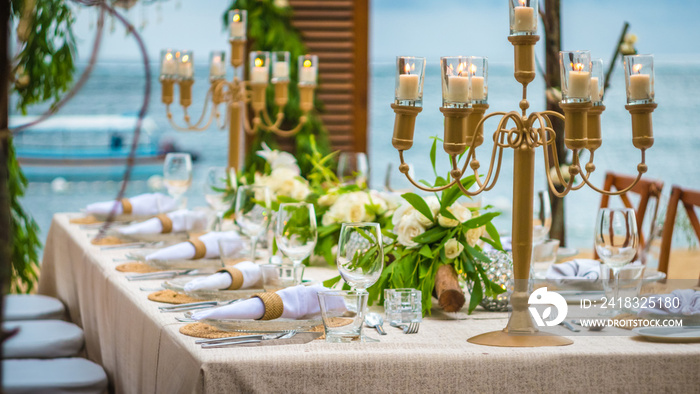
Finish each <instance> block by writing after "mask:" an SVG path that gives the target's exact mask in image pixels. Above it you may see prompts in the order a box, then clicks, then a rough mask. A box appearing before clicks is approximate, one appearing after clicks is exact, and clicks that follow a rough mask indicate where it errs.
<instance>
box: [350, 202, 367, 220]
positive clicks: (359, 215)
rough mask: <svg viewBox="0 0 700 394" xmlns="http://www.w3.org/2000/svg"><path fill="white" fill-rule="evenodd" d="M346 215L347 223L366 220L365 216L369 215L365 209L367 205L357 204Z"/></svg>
mask: <svg viewBox="0 0 700 394" xmlns="http://www.w3.org/2000/svg"><path fill="white" fill-rule="evenodd" d="M346 213H347V216H346V219H347V222H349V223H358V222H362V221H365V220H366V218H365V216H366V215H367V210H366V209H365V204H362V203H361V202H356V203H355V204H352V205H350V207H349V208H348V210H347V211H346Z"/></svg>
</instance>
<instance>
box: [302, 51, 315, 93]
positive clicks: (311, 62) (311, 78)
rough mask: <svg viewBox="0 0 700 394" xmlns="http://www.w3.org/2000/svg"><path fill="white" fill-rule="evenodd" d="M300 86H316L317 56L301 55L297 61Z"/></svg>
mask: <svg viewBox="0 0 700 394" xmlns="http://www.w3.org/2000/svg"><path fill="white" fill-rule="evenodd" d="M297 66H298V69H299V85H300V86H316V79H317V78H318V56H316V55H302V56H299V58H298V59H297Z"/></svg>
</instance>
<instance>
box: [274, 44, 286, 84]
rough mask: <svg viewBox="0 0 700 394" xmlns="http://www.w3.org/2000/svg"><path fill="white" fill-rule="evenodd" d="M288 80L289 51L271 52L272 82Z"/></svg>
mask: <svg viewBox="0 0 700 394" xmlns="http://www.w3.org/2000/svg"><path fill="white" fill-rule="evenodd" d="M277 82H289V52H286V51H285V52H272V83H277Z"/></svg>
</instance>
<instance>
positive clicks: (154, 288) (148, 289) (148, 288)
mask: <svg viewBox="0 0 700 394" xmlns="http://www.w3.org/2000/svg"><path fill="white" fill-rule="evenodd" d="M139 290H141V291H161V290H165V289H163V286H158V287H145V286H141V287H139Z"/></svg>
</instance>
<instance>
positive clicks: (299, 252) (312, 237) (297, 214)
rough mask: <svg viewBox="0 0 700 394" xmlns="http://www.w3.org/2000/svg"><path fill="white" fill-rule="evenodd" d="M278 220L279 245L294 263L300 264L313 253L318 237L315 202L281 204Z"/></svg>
mask: <svg viewBox="0 0 700 394" xmlns="http://www.w3.org/2000/svg"><path fill="white" fill-rule="evenodd" d="M276 221H277V226H276V230H275V241H277V247H278V248H279V250H281V251H282V253H284V255H285V256H287V257H288V258H289V259H290V260H292V262H293V263H294V265H300V264H301V262H302V261H304V259H305V258H307V257H309V256H310V255H311V252H313V250H314V247H315V246H316V239H317V238H318V231H317V229H316V212H315V211H314V206H313V204H307V203H284V204H280V209H279V211H278V213H277V220H276Z"/></svg>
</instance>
